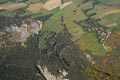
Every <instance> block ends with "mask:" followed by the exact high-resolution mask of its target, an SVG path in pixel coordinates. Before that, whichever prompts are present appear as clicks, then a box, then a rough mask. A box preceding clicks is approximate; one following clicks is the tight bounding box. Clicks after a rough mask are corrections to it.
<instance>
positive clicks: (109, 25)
mask: <svg viewBox="0 0 120 80" xmlns="http://www.w3.org/2000/svg"><path fill="white" fill-rule="evenodd" d="M117 25H118V24H117V23H111V24H107V25H105V26H106V27H108V28H111V27H113V26H117Z"/></svg>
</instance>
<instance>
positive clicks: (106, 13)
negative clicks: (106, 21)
mask: <svg viewBox="0 0 120 80" xmlns="http://www.w3.org/2000/svg"><path fill="white" fill-rule="evenodd" d="M119 12H120V9H115V10H109V11H106V12H105V13H102V15H100V16H99V18H103V17H105V16H107V15H109V14H114V13H119Z"/></svg>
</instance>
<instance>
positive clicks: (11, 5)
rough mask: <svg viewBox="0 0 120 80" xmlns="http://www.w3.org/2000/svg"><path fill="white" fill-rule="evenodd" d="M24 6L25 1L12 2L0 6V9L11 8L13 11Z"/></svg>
mask: <svg viewBox="0 0 120 80" xmlns="http://www.w3.org/2000/svg"><path fill="white" fill-rule="evenodd" d="M26 6H27V4H25V3H13V4H8V5H3V6H0V10H12V11H13V10H16V9H19V8H23V7H26Z"/></svg>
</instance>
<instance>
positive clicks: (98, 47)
mask: <svg viewBox="0 0 120 80" xmlns="http://www.w3.org/2000/svg"><path fill="white" fill-rule="evenodd" d="M77 44H78V46H80V47H81V48H82V49H87V50H90V51H91V52H92V53H93V55H104V54H105V53H106V52H107V51H106V50H105V49H104V47H103V45H102V44H99V43H98V39H97V38H96V37H95V36H94V35H93V34H92V33H88V34H86V35H84V36H82V37H81V40H79V41H78V42H77Z"/></svg>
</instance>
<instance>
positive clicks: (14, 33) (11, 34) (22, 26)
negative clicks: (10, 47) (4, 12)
mask: <svg viewBox="0 0 120 80" xmlns="http://www.w3.org/2000/svg"><path fill="white" fill-rule="evenodd" d="M6 19H7V18H5V19H4V18H1V21H2V22H1V23H4V21H5V20H6ZM8 19H10V18H8ZM11 20H13V19H11ZM4 24H5V23H4ZM4 24H3V25H0V26H2V27H1V28H2V30H1V31H0V38H1V40H2V41H1V44H2V43H3V41H4V39H7V41H12V42H20V43H24V42H25V41H26V40H27V38H28V37H29V36H31V35H34V34H38V33H39V31H40V29H41V28H42V22H41V21H40V20H32V19H30V18H27V19H21V20H16V21H15V22H12V21H10V20H8V22H6V24H9V25H4Z"/></svg>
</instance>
